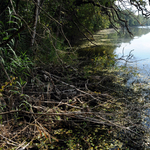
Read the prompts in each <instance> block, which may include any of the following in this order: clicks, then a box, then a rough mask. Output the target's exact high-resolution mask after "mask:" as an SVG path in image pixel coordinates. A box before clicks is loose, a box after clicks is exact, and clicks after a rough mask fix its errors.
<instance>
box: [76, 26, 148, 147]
mask: <svg viewBox="0 0 150 150" xmlns="http://www.w3.org/2000/svg"><path fill="white" fill-rule="evenodd" d="M131 31H132V33H133V35H134V36H133V37H131V36H130V35H129V34H127V33H122V32H120V33H116V32H114V30H112V29H109V30H103V31H99V32H97V33H96V34H95V35H94V39H95V41H92V43H91V42H89V41H84V44H83V45H81V47H80V48H81V49H80V51H79V55H81V56H82V55H83V56H85V57H86V56H87V57H90V56H93V53H94V56H96V55H99V54H100V55H101V53H102V52H101V51H107V52H108V53H113V54H116V55H117V58H116V59H118V60H119V61H118V65H126V66H127V67H130V66H132V67H134V68H136V70H137V72H138V76H136V77H134V76H133V77H131V78H130V79H129V80H128V82H127V86H129V87H132V86H133V84H132V83H133V82H134V80H135V81H136V82H135V83H137V81H138V83H140V84H144V86H145V90H143V91H142V92H141V95H140V97H139V99H141V101H142V102H143V101H144V105H147V104H150V101H149V100H150V92H149V89H150V26H148V27H134V28H131ZM95 44H96V45H98V46H95ZM82 49H83V54H82ZM85 51H86V55H85ZM91 51H92V52H91ZM144 111H145V112H144V113H143V116H142V117H143V125H144V126H146V128H147V129H148V130H150V117H149V116H150V109H149V108H148V109H145V110H144ZM146 137H147V141H148V142H147V143H148V144H149V145H150V134H148V135H146ZM148 147H150V146H148ZM148 149H149V148H148ZM148 149H147V150H148Z"/></svg>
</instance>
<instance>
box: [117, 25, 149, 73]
mask: <svg viewBox="0 0 150 150" xmlns="http://www.w3.org/2000/svg"><path fill="white" fill-rule="evenodd" d="M133 30H134V35H135V36H134V37H133V38H131V37H129V36H125V37H122V39H121V40H120V41H118V42H120V43H118V45H119V46H118V47H117V48H116V49H115V52H116V54H117V55H118V57H121V56H123V55H124V56H128V55H129V54H130V52H131V51H132V52H131V54H133V58H132V59H130V61H131V63H129V64H130V65H133V66H137V67H138V69H139V70H140V72H141V73H143V74H145V75H150V26H148V27H137V28H134V29H133ZM131 31H132V30H131ZM137 34H138V35H137ZM125 58H126V57H125ZM132 62H134V63H132Z"/></svg>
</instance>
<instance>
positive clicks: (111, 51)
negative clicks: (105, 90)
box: [77, 27, 150, 150]
mask: <svg viewBox="0 0 150 150" xmlns="http://www.w3.org/2000/svg"><path fill="white" fill-rule="evenodd" d="M131 30H132V33H133V35H134V37H131V36H130V35H129V34H128V33H123V32H122V31H121V32H119V33H114V32H113V33H111V34H107V33H99V32H98V34H97V35H94V37H95V41H94V42H95V43H97V45H98V46H94V45H92V44H91V43H90V42H89V41H85V40H84V41H81V43H80V44H81V46H79V47H81V48H79V49H78V51H77V52H78V56H79V58H82V59H83V60H84V61H85V62H88V63H84V66H86V65H89V63H91V61H89V60H91V59H92V60H93V59H94V60H95V61H94V63H97V62H98V61H99V62H100V63H101V62H102V61H101V60H102V59H103V58H105V63H106V62H107V63H108V62H110V60H112V59H113V60H114V58H116V51H115V50H116V48H117V47H118V46H120V45H121V44H122V43H130V42H131V41H133V40H134V39H135V38H141V37H142V36H144V35H147V34H148V33H149V32H150V28H139V27H135V28H132V29H131ZM106 32H107V31H106ZM83 43H85V45H84V44H83ZM109 56H111V57H109ZM98 58H99V59H98ZM94 63H93V64H92V65H93V68H94V67H95V64H94ZM100 63H99V65H100ZM107 63H106V64H107ZM113 66H114V65H113ZM82 67H83V66H82ZM98 67H99V66H96V67H95V68H98ZM107 67H110V65H104V66H103V68H101V69H106V68H107ZM117 67H118V66H117ZM118 68H119V67H118ZM122 68H123V69H122ZM122 68H121V67H120V68H119V69H118V71H117V73H116V75H117V76H118V74H119V75H121V78H123V79H122V80H123V82H124V84H125V87H123V88H122V89H119V88H121V87H122V85H121V86H118V85H117V84H120V83H121V82H122V81H121V82H120V83H115V84H116V87H114V84H113V87H111V85H107V84H105V83H104V85H103V86H108V87H109V88H112V89H115V90H118V91H120V92H123V95H122V96H124V98H123V99H122V98H121V99H122V101H120V102H121V103H122V105H126V106H127V107H125V109H126V111H125V113H123V114H122V115H125V116H120V117H124V119H126V118H127V119H129V120H130V121H131V122H130V123H129V122H128V123H129V124H126V121H124V124H126V126H128V125H129V128H130V129H131V130H132V131H133V132H134V133H132V134H131V132H126V131H123V130H122V131H121V130H120V131H119V132H118V133H115V134H114V135H113V137H115V139H117V140H119V141H120V142H122V143H123V144H122V146H121V147H120V148H121V149H131V150H136V149H145V150H148V149H150V147H149V146H150V145H149V143H150V138H149V137H150V135H149V133H147V132H149V127H150V119H149V114H150V110H149V109H148V105H149V95H150V93H149V90H148V88H147V89H145V82H144V81H142V82H141V80H140V77H139V73H138V74H137V70H134V69H135V68H134V67H133V68H131V67H130V68H126V67H124V66H122ZM136 75H138V77H137V76H136ZM133 79H134V80H133ZM128 80H131V81H133V82H131V81H130V83H131V84H130V85H129V86H126V83H127V82H128ZM138 81H140V82H138ZM147 84H149V83H147V82H146V85H147ZM115 96H116V95H115ZM119 96H120V95H119ZM119 109H120V108H119ZM113 137H112V138H113ZM106 140H107V137H106ZM108 140H109V141H110V139H108ZM117 140H113V139H111V142H112V143H115V142H116V141H117ZM143 144H145V148H143V147H142V146H143ZM114 145H115V144H114ZM116 145H117V144H116ZM117 148H118V146H116V147H114V148H110V149H111V150H115V149H117Z"/></svg>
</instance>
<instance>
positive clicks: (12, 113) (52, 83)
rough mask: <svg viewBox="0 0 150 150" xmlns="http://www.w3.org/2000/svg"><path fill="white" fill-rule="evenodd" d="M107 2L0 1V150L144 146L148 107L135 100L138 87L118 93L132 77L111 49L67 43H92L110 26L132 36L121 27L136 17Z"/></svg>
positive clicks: (84, 0) (128, 30)
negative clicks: (100, 31) (145, 114)
mask: <svg viewBox="0 0 150 150" xmlns="http://www.w3.org/2000/svg"><path fill="white" fill-rule="evenodd" d="M115 2H116V1H109V0H106V1H101V0H99V1H86V0H80V1H78V0H69V1H64V0H60V1H57V0H51V1H49V0H36V1H34V0H32V1H26V0H25V1H21V0H2V1H1V2H0V35H1V36H0V72H1V74H0V79H1V80H0V145H1V146H0V149H12V150H13V149H16V150H21V149H28V150H34V149H41V150H44V149H47V150H50V149H70V150H71V149H89V150H91V149H111V148H112V149H139V148H140V149H142V148H144V147H145V146H148V145H147V141H146V137H145V134H146V128H145V127H144V126H143V124H142V121H143V118H142V115H143V113H144V112H143V111H142V110H143V109H146V108H147V107H148V105H144V103H143V102H141V103H138V102H137V101H138V98H139V97H138V96H140V90H141V87H138V90H137V91H135V90H134V89H133V87H126V80H127V79H128V78H129V75H130V76H132V75H136V72H135V71H133V69H129V70H128V68H125V67H118V66H117V65H116V63H117V60H118V59H119V58H118V59H117V58H116V56H115V55H114V53H113V48H114V47H113V48H110V50H109V51H105V50H104V49H105V46H104V47H103V46H101V48H100V50H98V49H97V47H96V44H94V47H96V48H95V49H94V50H92V52H91V50H89V49H86V48H85V49H84V50H83V49H82V50H81V49H78V48H77V46H78V45H75V44H76V43H77V42H79V41H80V40H82V39H85V38H86V39H87V40H89V41H90V42H91V43H92V42H94V36H93V33H94V32H96V31H98V30H101V29H107V28H110V27H113V28H115V29H116V30H117V29H118V28H120V27H125V29H126V30H127V32H128V33H129V34H132V33H131V32H130V28H129V26H128V25H137V24H136V23H135V20H134V19H135V18H136V17H137V16H134V14H131V13H132V12H130V10H128V11H127V12H126V11H124V10H121V9H120V8H119V7H118V6H117V5H116V4H115ZM131 4H132V5H133V4H134V5H137V4H138V5H137V9H139V6H141V7H143V6H144V5H145V3H144V2H143V3H140V4H139V3H138V2H137V3H136V1H133V2H131ZM139 11H140V9H139ZM143 15H145V16H146V14H145V12H143ZM125 16H128V17H126V18H125ZM131 16H132V17H131ZM138 17H141V18H142V16H138ZM142 19H143V18H142ZM144 21H145V20H144ZM142 24H143V22H142ZM103 36H104V35H103ZM93 52H94V53H93ZM128 61H129V60H128ZM120 72H121V74H120Z"/></svg>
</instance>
